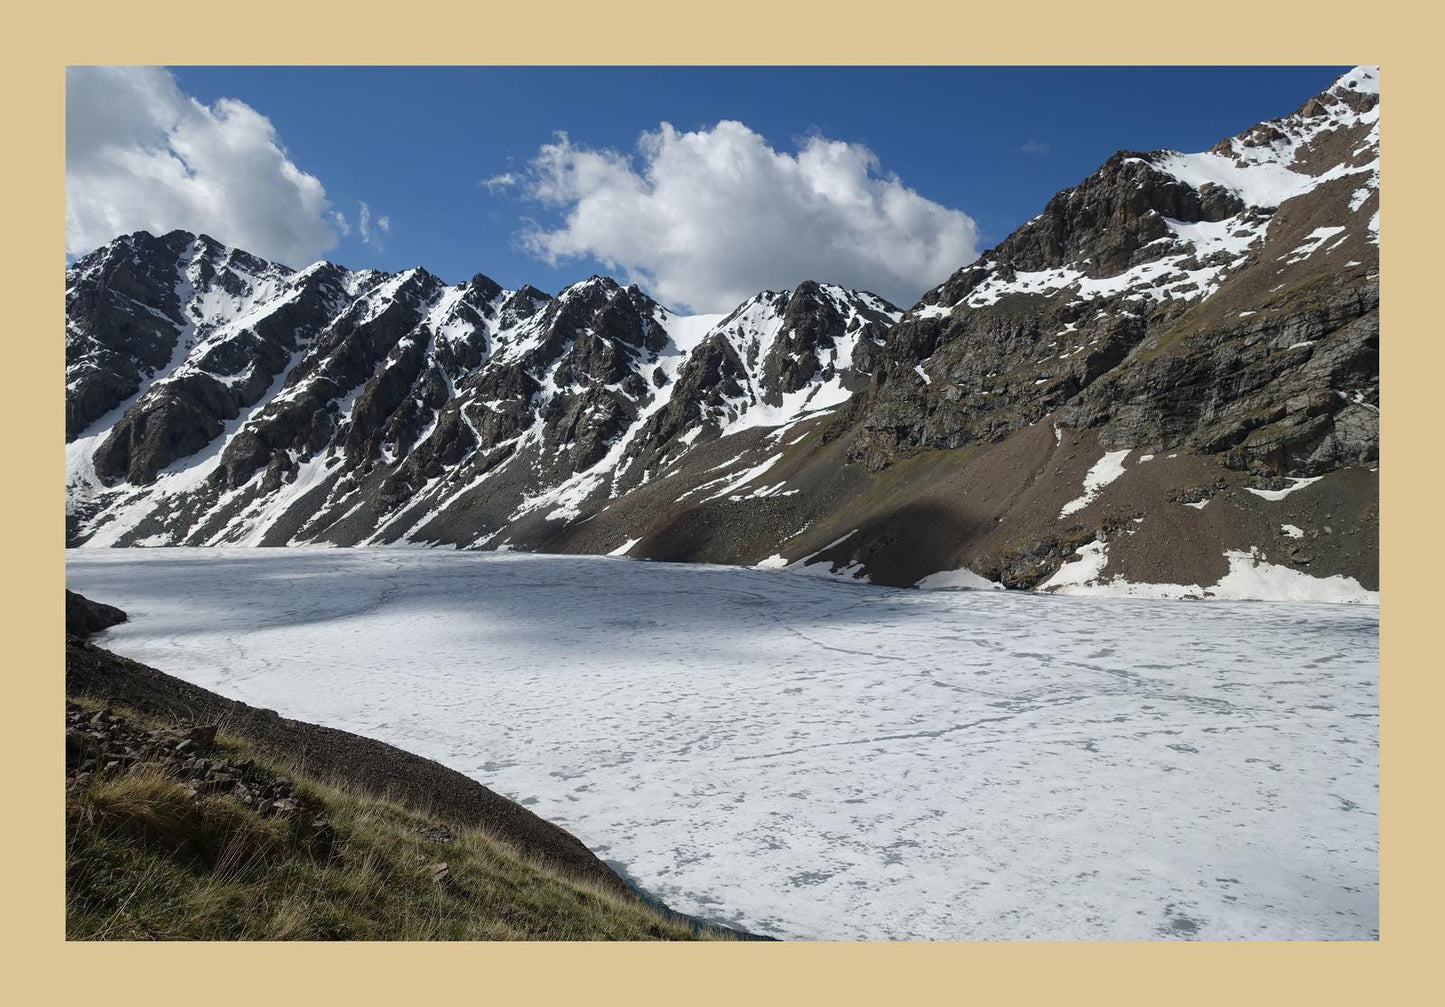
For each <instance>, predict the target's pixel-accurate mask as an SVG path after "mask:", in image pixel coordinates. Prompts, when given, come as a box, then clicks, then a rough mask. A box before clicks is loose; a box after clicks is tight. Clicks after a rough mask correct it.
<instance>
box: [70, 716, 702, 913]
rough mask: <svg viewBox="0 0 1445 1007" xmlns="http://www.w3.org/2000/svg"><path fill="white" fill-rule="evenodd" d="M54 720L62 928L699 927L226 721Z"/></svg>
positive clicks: (133, 717) (110, 717)
mask: <svg viewBox="0 0 1445 1007" xmlns="http://www.w3.org/2000/svg"><path fill="white" fill-rule="evenodd" d="M67 724H68V728H69V729H68V730H67V770H66V809H65V811H66V814H65V822H66V932H67V935H68V936H69V937H70V938H72V939H122V940H133V939H192V940H230V939H243V940H245V939H259V940H268V939H302V940H306V939H323V940H325V939H362V940H433V939H440V940H478V939H480V940H535V939H547V940H658V939H661V940H668V939H672V940H682V939H690V938H693V937H694V936H695V935H694V932H693V929H692V927H691V926H690V925H689V924H687V923H686V922H683V921H679V920H674V919H669V918H668V917H666V916H664V915H662V914H661V913H659V912H658V911H656V910H654V909H651V908H650V907H648V906H646V905H645V904H643V903H642V902H641V901H640V900H638V899H637V898H635V897H633V896H632V895H630V894H628V893H625V892H619V891H616V890H613V889H609V888H607V887H606V886H603V885H600V884H597V883H595V882H593V881H590V880H581V879H578V878H577V877H576V876H575V875H573V874H571V873H570V872H567V871H565V870H563V869H560V868H559V867H558V866H556V865H551V864H548V863H546V862H544V861H542V860H539V859H535V858H531V857H528V856H525V855H523V854H522V853H520V852H518V851H517V850H516V849H515V848H514V847H512V846H510V845H508V844H507V843H505V842H503V841H501V840H499V839H498V838H496V837H494V836H491V835H488V834H487V833H486V832H485V831H483V830H482V829H480V828H475V827H467V826H463V825H458V824H456V823H455V822H452V821H446V820H443V819H441V818H439V817H433V816H429V815H427V814H423V813H419V812H417V811H415V810H410V809H408V808H407V807H405V806H403V805H401V804H399V803H395V802H393V801H390V800H387V799H384V798H382V797H380V796H377V795H376V794H375V793H369V792H367V791H365V790H363V789H360V788H357V787H356V786H354V785H351V784H347V783H345V782H342V781H330V780H322V779H319V778H317V777H315V776H313V775H308V774H307V773H306V772H305V771H304V769H303V768H302V767H300V766H298V765H286V764H282V763H278V762H277V761H275V760H274V758H273V759H270V760H268V759H267V758H266V757H264V756H263V755H262V753H261V752H260V751H259V750H258V749H257V748H255V747H254V746H253V745H252V744H250V743H249V742H248V741H247V739H246V738H244V737H242V736H240V735H239V734H236V733H232V732H229V731H227V730H226V729H225V725H224V724H223V725H221V726H222V730H221V731H220V732H219V733H216V734H215V735H214V738H212V737H211V736H210V734H209V732H208V731H206V730H204V729H201V730H197V729H190V730H189V731H187V730H186V729H185V727H184V725H183V726H182V727H180V728H177V727H176V726H175V724H174V722H168V721H164V720H160V719H146V718H144V717H142V716H140V715H138V714H135V713H133V712H130V711H127V710H115V711H103V710H102V709H101V704H99V703H97V702H94V701H88V700H85V699H83V698H82V699H79V700H78V701H74V702H72V703H70V704H68V705H67ZM126 752H130V753H132V754H130V755H126V754H125V753H126ZM708 936H711V935H708Z"/></svg>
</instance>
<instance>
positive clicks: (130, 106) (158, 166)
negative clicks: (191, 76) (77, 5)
mask: <svg viewBox="0 0 1445 1007" xmlns="http://www.w3.org/2000/svg"><path fill="white" fill-rule="evenodd" d="M177 228H179V229H183V230H187V231H195V232H204V233H206V234H209V235H211V236H212V237H214V238H216V239H217V240H219V241H222V242H224V243H226V244H230V245H234V246H237V247H240V248H244V249H246V250H247V251H250V252H254V253H255V254H257V255H261V256H264V257H266V258H270V259H276V260H279V261H281V262H286V263H289V264H291V265H294V266H302V265H306V264H309V263H311V262H313V261H315V260H316V259H317V258H320V257H321V255H322V253H323V252H325V251H326V250H328V249H330V248H332V247H334V246H335V245H336V240H337V236H336V230H337V229H340V230H341V232H342V233H348V232H349V227H348V225H347V223H346V221H345V218H344V217H342V216H341V215H340V214H339V213H333V212H332V211H331V209H330V206H329V204H328V202H327V198H326V191H325V189H324V187H323V186H322V184H321V182H320V180H318V179H317V178H316V177H315V176H313V175H309V174H307V173H306V172H304V171H302V170H301V169H300V168H298V167H297V166H296V165H295V164H294V163H293V162H292V161H291V159H290V157H289V156H287V153H286V149H285V148H284V147H283V146H282V144H281V140H280V138H279V137H278V136H277V134H276V128H275V127H274V126H273V125H272V124H271V121H270V120H269V119H267V118H266V117H265V116H264V115H262V114H260V113H259V112H257V111H256V110H255V109H253V108H251V107H250V106H249V105H246V104H245V103H244V102H240V101H236V100H233V99H230V98H222V99H221V100H220V101H217V102H216V103H215V104H214V105H210V106H207V105H205V104H202V103H201V102H199V101H197V100H196V99H194V98H192V97H190V96H188V95H186V94H185V93H183V92H182V91H181V89H180V87H179V86H178V85H177V84H176V80H175V78H174V77H173V76H171V74H170V73H168V72H167V71H165V70H162V69H158V68H155V67H70V68H69V69H67V71H66V75H65V250H66V253H67V254H69V255H81V254H84V253H85V252H88V251H90V250H91V249H93V248H97V247H99V246H100V245H103V244H105V243H106V242H108V241H110V240H111V239H112V238H114V237H116V236H117V235H119V234H125V233H128V232H130V231H136V230H148V231H151V232H153V233H157V234H163V233H165V232H166V231H171V230H175V229H177Z"/></svg>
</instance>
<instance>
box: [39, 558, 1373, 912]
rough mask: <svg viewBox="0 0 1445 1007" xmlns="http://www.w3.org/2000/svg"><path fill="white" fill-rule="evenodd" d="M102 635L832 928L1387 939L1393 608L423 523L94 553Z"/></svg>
mask: <svg viewBox="0 0 1445 1007" xmlns="http://www.w3.org/2000/svg"><path fill="white" fill-rule="evenodd" d="M67 580H68V583H69V586H70V587H71V588H72V589H75V590H79V591H81V592H83V593H85V594H87V595H88V596H90V597H92V598H95V599H97V600H99V601H104V602H108V603H111V604H116V605H120V606H121V607H122V608H124V609H126V610H127V611H128V612H129V613H130V616H131V621H130V622H128V623H126V624H124V625H122V626H118V627H116V628H115V629H113V630H111V631H109V632H107V633H106V634H105V635H104V636H103V637H101V638H100V640H99V642H100V643H101V644H102V645H104V646H107V647H111V648H113V649H115V650H117V651H119V652H120V653H122V654H124V655H127V656H129V657H133V658H136V659H139V660H141V661H145V662H147V663H150V664H153V665H155V666H157V667H160V668H162V669H164V670H166V671H169V672H171V673H172V674H176V675H178V676H180V677H182V678H185V679H187V680H189V681H192V682H195V683H197V684H199V685H202V686H205V687H208V688H212V689H216V690H217V691H219V692H222V693H224V694H226V695H230V696H234V697H236V698H238V699H242V700H245V701H247V702H250V703H254V704H258V705H261V706H266V707H271V708H274V709H277V710H279V711H280V712H281V713H283V714H285V715H288V716H293V717H300V718H302V719H306V720H311V721H319V722H321V723H325V724H330V725H334V726H337V727H341V728H345V729H348V730H352V731H356V732H358V733H361V734H365V735H369V736H372V737H376V738H380V739H383V740H385V741H388V742H391V743H393V744H397V745H399V746H401V747H403V748H405V749H408V750H410V751H414V752H418V753H420V754H422V755H425V756H428V757H431V758H435V759H437V760H439V761H441V762H443V763H445V764H447V765H449V766H452V767H454V768H456V769H458V770H460V771H462V772H464V773H467V774H468V775H470V776H472V777H473V778H475V779H477V780H479V781H481V782H483V783H485V784H487V785H488V786H491V787H493V788H495V789H496V790H498V791H500V792H502V793H505V794H507V795H509V796H511V797H513V798H515V799H517V800H520V801H523V802H525V803H526V804H527V805H529V806H530V807H531V808H532V810H534V811H536V812H537V813H538V814H540V815H542V816H544V817H546V818H549V819H551V820H553V821H556V822H558V823H560V824H562V825H563V826H564V827H565V828H567V829H569V830H571V831H572V832H574V833H575V834H576V835H577V836H578V837H579V838H580V839H581V840H582V841H583V842H585V843H587V844H588V845H589V846H590V847H591V848H592V849H593V850H595V851H597V852H598V854H599V855H600V856H602V857H604V858H605V859H607V860H610V861H613V862H615V863H618V864H620V865H622V866H623V867H624V868H625V869H626V870H627V872H628V873H629V874H631V875H632V876H633V877H634V878H636V879H637V880H638V882H639V883H640V884H641V885H642V886H643V887H645V888H646V889H648V890H649V891H651V892H653V893H654V894H656V895H657V896H659V897H660V898H662V899H663V900H664V901H666V902H667V903H668V904H669V905H671V906H673V907H674V908H676V909H679V910H682V911H684V912H689V913H695V914H698V915H700V916H703V917H706V918H709V919H716V920H721V921H727V922H730V923H733V924H735V925H739V926H743V927H746V928H748V929H750V930H753V931H757V932H762V933H769V934H776V935H779V936H786V937H802V938H842V939H849V938H877V939H883V938H919V939H933V938H959V939H993V938H1040V939H1042V938H1052V939H1072V938H1098V939H1135V938H1138V939H1150V938H1159V937H1163V938H1204V939H1214V938H1219V939H1229V938H1268V939H1314V938H1351V939H1356V938H1358V939H1371V938H1374V937H1375V936H1376V933H1377V926H1378V911H1377V878H1378V841H1377V837H1378V832H1377V808H1378V791H1377V722H1376V716H1377V679H1378V653H1379V651H1378V611H1377V610H1376V609H1373V608H1368V607H1361V606H1312V605H1295V604H1258V603H1254V604H1251V603H1236V602H1215V603H1188V602H1158V601H1139V600H1115V599H1096V598H1064V597H1048V596H1038V595H1032V594H1016V593H1004V592H984V591H964V592H926V591H912V590H890V589H883V588H875V587H868V586H864V585H859V584H850V583H842V582H837V581H832V580H821V579H812V578H805V577H793V576H780V575H779V574H778V573H777V572H775V571H760V570H745V569H735V568H718V567H699V566H686V565H672V564H661V563H639V562H633V561H629V560H624V559H607V558H602V557H539V556H528V555H521V554H516V553H512V554H504V555H498V554H486V553H468V552H440V551H395V550H375V551H372V550H320V549H288V550H254V549H211V550H184V549H156V550H93V551H86V552H71V553H69V554H68V569H67Z"/></svg>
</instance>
